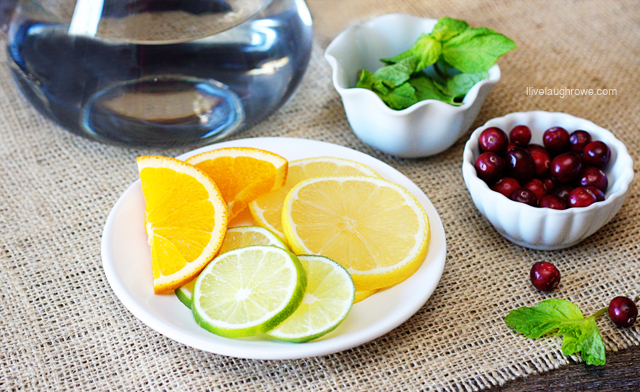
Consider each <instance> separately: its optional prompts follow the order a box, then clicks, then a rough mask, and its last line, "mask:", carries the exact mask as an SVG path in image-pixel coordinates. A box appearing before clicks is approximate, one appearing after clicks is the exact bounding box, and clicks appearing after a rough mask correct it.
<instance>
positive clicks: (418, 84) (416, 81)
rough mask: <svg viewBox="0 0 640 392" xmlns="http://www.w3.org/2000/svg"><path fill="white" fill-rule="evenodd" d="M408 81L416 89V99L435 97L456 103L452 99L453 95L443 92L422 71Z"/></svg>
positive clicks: (422, 99)
mask: <svg viewBox="0 0 640 392" xmlns="http://www.w3.org/2000/svg"><path fill="white" fill-rule="evenodd" d="M409 83H410V84H411V86H412V87H413V88H414V89H415V90H416V97H417V98H418V101H424V100H425V99H437V100H439V101H443V102H446V103H449V104H452V105H456V103H455V102H454V101H453V99H454V97H453V96H450V95H447V94H445V93H443V92H442V91H441V89H440V88H439V86H438V85H437V84H436V82H434V81H433V79H431V78H430V77H429V76H428V75H426V74H424V73H423V74H422V75H418V76H414V77H412V78H411V79H409Z"/></svg>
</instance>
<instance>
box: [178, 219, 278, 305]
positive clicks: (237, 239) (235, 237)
mask: <svg viewBox="0 0 640 392" xmlns="http://www.w3.org/2000/svg"><path fill="white" fill-rule="evenodd" d="M251 245H272V246H277V247H278V248H282V249H287V250H289V248H287V246H286V245H285V244H284V242H282V240H280V238H278V237H277V236H276V235H275V234H273V233H272V232H270V231H269V230H267V229H265V228H262V227H258V226H239V227H231V228H229V229H227V234H226V235H225V237H224V241H223V242H222V246H221V247H220V253H219V254H222V253H225V252H227V251H230V250H233V249H238V248H242V247H245V246H251ZM197 278H198V277H197V276H196V277H195V278H193V279H192V280H191V281H190V282H188V283H186V284H185V285H183V286H181V287H179V288H178V289H176V295H177V296H178V299H179V300H180V302H182V303H183V304H185V305H186V306H187V307H188V308H191V298H192V296H193V294H192V293H193V286H194V285H195V283H196V279H197Z"/></svg>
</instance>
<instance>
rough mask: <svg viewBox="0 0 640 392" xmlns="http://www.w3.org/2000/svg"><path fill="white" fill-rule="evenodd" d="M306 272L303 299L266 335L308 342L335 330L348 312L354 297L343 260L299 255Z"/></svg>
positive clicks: (352, 286) (353, 289)
mask: <svg viewBox="0 0 640 392" xmlns="http://www.w3.org/2000/svg"><path fill="white" fill-rule="evenodd" d="M298 259H300V263H301V264H302V266H303V267H304V270H305V272H306V273H307V291H306V292H305V294H304V298H303V299H302V303H301V304H300V306H299V307H298V309H296V311H295V312H294V313H293V314H292V315H291V316H289V317H288V318H287V319H286V320H285V321H284V322H283V323H282V324H280V325H279V326H278V327H277V328H276V329H273V330H271V331H269V332H267V335H269V336H271V337H273V338H276V339H279V340H285V341H288V342H296V343H301V342H307V341H309V340H313V339H317V338H319V337H321V336H323V335H325V334H327V333H329V332H331V331H333V330H334V329H335V328H336V327H337V326H338V325H339V324H340V323H341V322H342V321H343V320H344V319H345V317H347V314H349V311H350V310H351V306H352V305H353V301H354V297H355V292H356V289H355V286H354V285H353V280H352V279H351V276H350V275H349V273H348V272H347V270H345V269H344V268H343V267H342V266H341V265H340V264H338V263H336V262H335V261H333V260H331V259H328V258H326V257H323V256H309V255H300V256H298Z"/></svg>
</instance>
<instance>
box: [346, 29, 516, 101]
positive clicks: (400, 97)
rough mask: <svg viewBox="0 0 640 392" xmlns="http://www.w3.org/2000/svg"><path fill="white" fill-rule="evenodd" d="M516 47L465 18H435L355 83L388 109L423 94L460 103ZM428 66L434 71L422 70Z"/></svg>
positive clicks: (418, 99) (363, 73)
mask: <svg viewBox="0 0 640 392" xmlns="http://www.w3.org/2000/svg"><path fill="white" fill-rule="evenodd" d="M515 48H516V45H515V43H514V42H513V41H512V40H511V39H509V38H507V37H505V36H504V35H502V34H500V33H496V32H495V31H493V30H491V29H487V28H484V27H480V28H472V27H470V26H469V25H468V24H467V22H465V21H462V20H458V19H453V18H440V19H438V23H437V24H436V25H435V27H434V28H433V31H432V32H431V33H429V34H422V35H421V36H420V37H419V38H418V39H417V41H416V42H415V44H414V45H413V46H412V47H411V48H409V49H408V50H406V51H404V52H402V53H400V54H398V55H396V56H394V57H391V58H384V59H380V61H382V62H383V63H385V64H387V65H386V66H384V67H382V68H380V69H378V70H377V71H376V72H374V73H371V72H369V71H366V70H363V71H361V74H360V78H359V81H358V84H357V85H356V87H357V88H366V89H368V90H371V91H373V92H374V93H376V94H377V95H378V96H379V97H380V98H381V99H382V101H383V102H384V103H385V104H387V106H389V107H390V108H392V109H396V110H402V109H406V108H408V107H409V106H411V105H413V104H414V103H416V102H419V101H422V100H425V99H438V100H440V101H443V102H447V103H449V104H452V105H461V104H462V100H463V99H464V97H465V95H466V94H467V92H469V90H470V89H471V87H473V85H475V84H476V83H478V82H479V81H481V80H483V79H486V78H487V77H488V73H487V71H488V70H489V68H491V67H492V66H493V65H494V64H495V63H496V61H497V60H498V58H500V57H501V56H503V55H504V54H506V53H507V52H509V51H511V50H513V49H515ZM430 66H433V70H434V72H435V73H436V74H435V75H433V76H432V75H429V74H428V73H426V72H424V70H425V69H426V68H428V67H430Z"/></svg>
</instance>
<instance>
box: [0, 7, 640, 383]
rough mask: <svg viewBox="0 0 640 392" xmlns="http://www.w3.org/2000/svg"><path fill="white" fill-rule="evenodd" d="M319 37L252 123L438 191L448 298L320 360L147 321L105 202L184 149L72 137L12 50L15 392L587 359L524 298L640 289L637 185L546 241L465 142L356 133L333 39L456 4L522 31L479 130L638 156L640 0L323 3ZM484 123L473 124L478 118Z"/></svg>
mask: <svg viewBox="0 0 640 392" xmlns="http://www.w3.org/2000/svg"><path fill="white" fill-rule="evenodd" d="M309 6H310V8H311V11H312V15H313V16H314V18H315V23H316V34H317V35H316V37H317V38H316V47H315V50H314V53H313V57H312V60H311V64H310V67H309V70H308V71H307V74H306V76H305V79H304V81H303V83H302V85H301V86H300V89H299V90H298V92H297V94H296V95H295V96H294V98H293V99H292V100H291V101H290V102H289V103H288V104H287V105H286V106H285V107H283V108H282V109H281V110H280V111H279V112H278V113H276V114H275V115H273V116H271V117H270V118H269V119H268V120H267V121H265V122H264V123H262V124H260V125H259V126H257V127H255V128H253V129H250V130H248V131H245V132H243V133H242V134H240V135H237V136H236V138H240V137H255V136H289V137H301V138H309V139H316V140H322V141H326V142H331V143H336V144H340V145H344V146H347V147H350V148H354V149H356V150H359V151H362V152H365V153H368V154H371V155H372V156H374V157H376V158H378V159H380V160H382V161H384V162H386V163H388V164H390V165H392V166H394V167H396V168H397V169H398V170H400V171H401V172H402V173H403V174H405V175H406V176H408V177H409V178H410V179H411V180H412V181H414V182H415V183H416V184H417V185H418V186H419V187H420V188H421V189H422V190H424V192H425V193H426V194H427V195H428V196H429V198H430V200H431V201H432V202H433V204H434V205H435V208H436V209H437V211H438V212H439V214H440V217H441V219H442V222H443V224H444V228H445V233H446V240H447V244H448V253H447V259H446V266H445V271H444V275H443V277H442V280H441V281H440V284H439V286H438V288H437V289H436V291H435V293H434V294H433V296H432V297H431V298H430V299H429V301H428V302H427V303H426V304H425V306H423V307H422V308H421V309H420V310H419V311H418V312H417V313H416V314H415V315H414V316H413V317H412V318H410V319H409V320H408V321H407V322H405V323H404V324H403V325H401V326H400V327H398V328H396V329H395V330H393V331H392V332H390V333H388V334H387V335H385V336H383V337H381V338H379V339H376V340H374V341H372V342H370V343H367V344H364V345H362V346H360V347H357V348H354V349H350V350H347V351H344V352H341V353H337V354H333V355H327V356H324V357H319V358H310V359H303V360H289V361H258V360H244V359H235V358H229V357H224V356H220V355H215V354H210V353H205V352H202V351H199V350H196V349H192V348H189V347H186V346H184V345H182V344H179V343H177V342H174V341H172V340H170V339H167V338H165V337H164V336H162V335H160V334H158V333H156V332H155V331H154V330H152V329H150V328H149V327H147V326H146V325H144V324H143V323H142V322H140V321H138V320H137V319H136V318H135V317H133V316H132V314H131V313H129V311H127V310H126V309H125V307H124V306H123V305H122V304H121V303H120V301H119V300H118V299H117V297H116V296H115V295H114V293H113V292H112V290H111V289H110V287H109V285H108V282H107V281H106V278H105V275H104V272H103V270H102V266H101V258H100V236H101V233H102V228H103V225H104V222H105V220H106V217H107V214H108V212H109V210H110V209H111V207H112V206H113V204H114V203H115V201H116V200H117V199H118V197H119V196H120V195H121V193H122V192H123V191H124V190H125V189H126V187H127V186H128V185H129V184H130V183H131V182H133V181H135V180H136V179H137V170H136V166H135V157H136V156H138V155H141V154H167V155H173V156H175V155H178V154H180V153H182V152H184V151H186V149H181V150H170V151H156V150H149V149H123V148H119V147H113V146H106V145H102V144H98V143H95V142H91V141H88V140H85V139H82V138H80V137H77V136H74V135H72V134H70V133H67V132H65V131H63V130H61V129H60V128H58V127H56V126H54V125H52V123H50V122H48V121H47V120H45V119H44V118H43V117H41V116H40V115H39V114H38V113H37V112H35V110H34V109H32V108H31V107H29V106H28V104H27V103H26V101H25V100H24V99H23V98H22V97H21V96H20V94H19V93H18V91H17V89H16V88H15V87H14V86H13V84H12V83H11V81H10V76H9V73H8V71H7V64H6V57H5V55H4V52H2V55H1V56H2V57H0V59H1V62H2V64H1V65H2V66H0V87H1V92H0V108H2V109H1V111H0V138H1V140H0V344H1V345H2V347H1V348H0V389H2V390H70V389H79V390H89V389H98V390H107V389H109V390H237V391H254V390H261V391H264V390H290V391H294V390H313V391H322V390H445V391H454V390H479V389H483V388H487V387H491V386H494V385H499V384H502V383H504V382H505V381H507V380H511V379H514V378H516V377H519V376H524V375H528V374H531V373H536V372H544V371H547V370H550V369H553V368H557V367H559V366H562V365H563V364H567V363H570V362H572V361H576V360H579V358H577V357H573V358H569V357H566V356H564V355H562V353H561V351H560V345H561V340H560V339H558V338H543V339H540V340H537V341H534V340H529V339H526V338H524V337H522V336H520V335H517V334H515V333H513V332H512V331H511V330H509V329H508V328H507V327H506V326H505V325H504V323H503V321H502V318H503V317H504V316H505V315H506V314H507V312H508V311H509V310H510V309H514V308H516V307H518V306H523V305H527V306H530V305H533V304H535V303H538V302H539V301H541V300H542V299H545V298H551V297H558V298H565V299H568V300H571V301H573V302H574V303H576V304H577V305H578V306H579V307H580V308H581V309H582V310H583V312H584V313H585V314H591V313H593V312H595V311H596V310H597V309H599V308H601V307H603V306H606V305H607V304H608V301H609V300H610V299H611V298H612V297H614V296H616V295H628V296H631V297H635V296H637V295H638V294H640V276H639V275H640V274H639V273H638V271H640V262H639V261H638V260H639V257H638V256H639V246H640V239H639V238H640V236H639V234H640V216H639V214H638V209H639V207H640V206H639V204H640V200H639V194H638V187H637V186H634V187H633V189H632V192H631V194H630V196H629V197H628V199H627V201H626V202H625V204H624V206H623V207H622V209H621V210H620V212H619V213H618V215H617V216H616V217H615V218H614V219H613V220H612V221H611V222H610V223H609V224H608V225H606V226H605V227H604V228H602V229H601V230H600V231H598V232H597V233H596V234H594V235H593V236H592V237H590V238H589V239H587V240H586V241H584V242H583V243H582V244H580V245H578V246H575V247H573V248H571V249H566V250H561V251H554V252H542V251H534V250H529V249H525V248H522V247H519V246H516V245H514V244H512V243H510V242H508V241H507V240H505V239H503V238H502V237H501V236H500V235H499V234H498V233H497V232H496V231H495V230H493V228H492V227H491V226H490V224H489V223H488V222H487V221H486V220H485V219H484V218H483V217H482V216H481V215H480V214H479V213H478V211H477V210H476V209H475V207H474V206H473V203H472V201H471V198H470V197H469V195H468V192H467V190H466V188H465V186H464V182H463V180H462V173H461V169H460V168H461V161H462V150H463V146H464V143H465V141H466V139H467V138H468V135H469V133H467V134H466V135H465V136H464V137H463V138H462V139H461V140H460V141H458V143H456V144H455V145H454V146H453V147H452V148H451V149H449V150H448V151H446V152H444V153H442V154H440V155H438V156H436V157H431V158H428V159H418V160H402V159H396V158H394V157H391V156H388V155H384V154H381V153H379V152H377V151H375V150H373V149H371V148H369V147H367V146H366V145H364V144H362V143H361V142H360V141H359V140H358V139H357V138H356V137H355V136H354V135H353V133H352V132H351V131H350V129H349V125H348V123H347V121H346V118H345V115H344V111H343V109H342V104H341V101H340V98H339V96H338V94H337V93H336V92H335V90H334V89H333V87H332V86H331V81H330V69H329V67H328V65H327V64H326V63H325V61H324V59H323V58H322V51H323V50H324V48H325V47H326V45H327V44H328V42H329V41H330V40H331V38H332V37H334V36H335V35H336V34H337V33H338V32H339V31H340V30H341V29H343V28H344V27H346V26H348V25H350V24H354V23H356V22H359V21H364V20H367V19H370V18H372V17H374V16H377V15H381V14H384V13H390V12H404V13H410V14H415V15H421V16H426V17H435V18H437V17H440V16H451V17H457V18H461V19H465V20H467V21H468V22H469V23H470V24H471V25H472V26H486V27H491V28H494V29H496V30H497V31H499V32H502V33H504V34H506V35H507V36H509V37H511V38H513V39H514V40H515V41H516V43H517V44H518V49H517V50H515V51H514V52H512V53H510V54H508V55H507V56H505V57H504V58H503V59H501V60H500V62H499V64H500V66H501V68H502V80H501V81H500V82H499V83H498V85H497V86H496V87H495V89H494V90H493V91H492V92H491V94H490V95H489V97H488V99H487V101H486V102H485V105H484V106H483V108H482V110H481V112H480V115H479V117H478V119H477V120H476V122H475V124H474V127H476V126H479V125H481V124H483V123H484V122H485V121H487V120H489V119H490V118H493V117H498V116H502V115H505V114H507V113H510V112H514V111H528V110H548V111H561V112H567V113H570V114H572V115H575V116H578V117H584V118H586V119H589V120H591V121H594V122H595V123H597V124H599V125H601V126H603V127H604V128H607V129H609V130H611V131H612V132H613V133H614V134H615V135H616V136H617V137H618V138H620V139H621V140H622V141H623V142H624V143H625V144H626V145H627V147H628V149H629V151H630V153H631V154H632V156H633V158H634V161H635V168H636V170H637V167H638V163H639V162H640V155H639V154H638V153H637V151H639V147H640V133H639V132H638V124H640V114H639V111H638V106H639V105H638V104H639V103H640V100H639V98H640V81H639V80H638V74H639V73H640V72H639V71H640V69H639V68H640V62H639V61H638V60H639V59H640V45H638V43H639V42H640V7H638V5H637V4H635V3H633V2H631V1H617V2H615V1H606V2H605V1H599V2H597V1H579V2H562V3H561V4H560V2H555V1H551V0H549V1H544V2H542V1H541V2H530V1H524V0H522V1H510V2H502V1H493V2H491V1H483V2H474V3H473V4H470V2H467V1H464V0H453V1H441V0H438V1H429V2H424V1H418V0H406V1H396V2H388V1H382V0H367V1H365V0H360V1H357V0H355V1H345V0H342V1H341V0H331V1H330V0H310V1H309ZM526 87H535V88H543V87H550V88H562V87H570V88H594V89H598V88H615V89H616V90H617V95H615V96H591V97H588V96H587V97H585V96H572V97H565V98H560V97H553V96H535V97H534V96H527V95H525V90H526ZM469 132H470V131H469ZM540 260H550V261H553V262H554V263H555V264H556V265H557V266H558V267H559V269H560V270H561V271H562V273H563V281H562V283H561V285H560V288H559V289H558V290H557V291H556V292H554V293H552V294H542V293H539V292H537V291H536V290H534V289H533V287H532V286H531V285H530V283H529V279H528V272H529V268H530V266H531V265H532V264H533V263H534V262H536V261H540ZM598 325H599V327H600V330H601V333H602V336H603V339H604V342H605V345H606V348H607V351H608V352H612V351H616V350H620V349H623V348H626V347H629V346H632V345H638V344H639V343H640V329H639V327H638V326H637V325H636V326H635V327H633V328H630V329H626V330H621V329H618V328H616V327H615V326H613V324H612V323H611V322H610V321H609V320H608V318H606V317H602V318H601V319H599V320H598Z"/></svg>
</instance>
